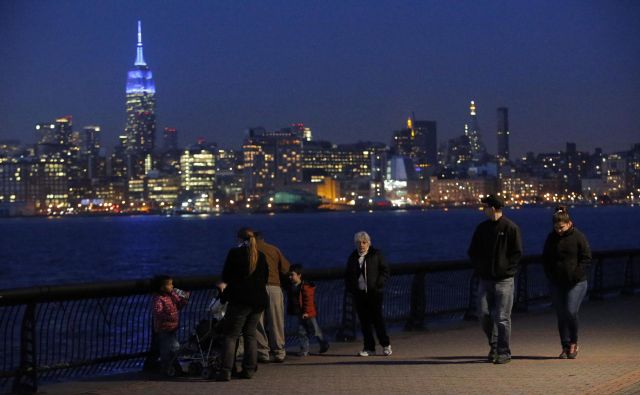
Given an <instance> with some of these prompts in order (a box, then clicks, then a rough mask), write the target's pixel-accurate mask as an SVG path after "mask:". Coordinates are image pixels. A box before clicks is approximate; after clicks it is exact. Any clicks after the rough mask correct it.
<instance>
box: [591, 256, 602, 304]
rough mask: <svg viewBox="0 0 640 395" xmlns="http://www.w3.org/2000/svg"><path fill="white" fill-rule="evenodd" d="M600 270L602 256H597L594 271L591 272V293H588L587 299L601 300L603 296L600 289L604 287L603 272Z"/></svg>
mask: <svg viewBox="0 0 640 395" xmlns="http://www.w3.org/2000/svg"><path fill="white" fill-rule="evenodd" d="M602 270H603V268H602V257H599V258H598V261H597V262H596V269H595V273H593V287H592V288H591V293H590V294H589V300H602V299H603V298H604V295H602V290H603V288H604V284H603V277H604V273H603V272H602Z"/></svg>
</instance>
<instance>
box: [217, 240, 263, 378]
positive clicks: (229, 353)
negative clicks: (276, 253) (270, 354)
mask: <svg viewBox="0 0 640 395" xmlns="http://www.w3.org/2000/svg"><path fill="white" fill-rule="evenodd" d="M238 241H239V242H240V245H239V246H238V247H235V248H232V249H231V250H229V254H228V255H227V259H226V261H225V263H224V268H223V269H222V284H221V286H220V288H221V289H224V291H223V293H222V297H221V298H222V300H223V301H226V302H229V304H228V306H227V312H226V315H225V322H224V325H223V333H224V335H225V340H224V353H223V357H222V358H223V360H222V370H221V371H220V373H219V374H218V376H217V380H218V381H229V380H231V369H232V367H233V365H234V363H235V350H236V342H237V340H238V338H239V337H240V334H242V338H243V340H244V357H243V361H242V372H241V373H240V377H241V378H245V379H250V378H251V377H252V376H253V374H254V373H255V371H256V367H257V361H258V351H257V343H256V327H257V325H258V321H259V320H260V315H261V314H262V312H263V311H264V309H265V308H266V306H267V303H268V297H267V291H266V285H267V278H268V276H269V269H268V267H267V262H266V258H265V256H264V254H262V253H261V252H259V251H258V248H257V246H256V238H255V235H254V233H253V230H251V229H249V228H242V229H240V230H239V231H238Z"/></svg>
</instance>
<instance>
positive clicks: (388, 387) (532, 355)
mask: <svg viewBox="0 0 640 395" xmlns="http://www.w3.org/2000/svg"><path fill="white" fill-rule="evenodd" d="M581 324H582V327H581V338H580V355H579V356H578V359H576V360H560V359H557V355H558V354H559V353H560V346H559V341H558V335H557V333H556V322H555V316H554V315H553V313H552V312H551V311H549V310H545V311H543V312H534V313H529V314H517V315H514V319H513V334H512V351H513V354H514V358H513V361H512V362H511V363H509V364H506V365H493V364H489V363H487V362H485V358H486V354H487V351H488V350H487V345H486V344H485V342H484V339H483V334H482V333H481V330H480V328H479V326H478V324H477V323H461V324H460V325H458V327H456V328H449V329H436V330H431V331H427V332H413V333H407V332H401V333H397V334H395V335H394V336H392V344H393V355H392V356H390V357H382V356H377V357H368V358H362V357H355V356H353V355H355V353H356V352H357V351H359V350H360V347H361V344H360V343H359V342H358V343H333V344H332V347H331V349H330V350H329V352H328V353H327V354H325V355H322V356H320V355H317V356H313V355H312V356H309V357H306V358H299V357H288V359H287V361H286V362H285V363H283V364H266V365H260V369H259V371H258V372H257V374H256V376H255V377H254V379H252V380H232V381H231V382H227V383H218V382H210V381H203V380H201V379H196V378H193V379H191V378H189V379H179V380H173V381H166V380H158V379H152V378H149V377H145V376H144V375H142V374H139V373H136V374H128V375H118V376H111V377H107V378H101V379H91V380H85V381H76V382H68V383H61V384H52V385H48V386H43V387H41V393H46V394H50V395H54V394H60V395H73V394H78V395H115V394H122V395H125V394H126V395H137V394H189V395H199V394H212V393H216V394H282V393H293V394H298V393H305V394H346V393H349V394H417V393H421V394H430V393H432V394H487V393H492V394H640V295H636V296H630V297H629V296H627V297H619V298H614V299H609V300H606V301H597V302H587V303H585V304H584V305H583V306H582V310H581Z"/></svg>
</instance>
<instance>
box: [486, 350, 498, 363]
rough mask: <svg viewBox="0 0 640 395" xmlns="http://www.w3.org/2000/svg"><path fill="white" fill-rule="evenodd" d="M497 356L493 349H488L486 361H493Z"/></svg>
mask: <svg viewBox="0 0 640 395" xmlns="http://www.w3.org/2000/svg"><path fill="white" fill-rule="evenodd" d="M496 358H498V354H497V353H496V352H495V351H489V355H487V362H491V363H494V362H495V361H496Z"/></svg>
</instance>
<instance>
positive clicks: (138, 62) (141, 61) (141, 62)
mask: <svg viewBox="0 0 640 395" xmlns="http://www.w3.org/2000/svg"><path fill="white" fill-rule="evenodd" d="M134 65H135V66H146V65H147V64H146V63H145V61H144V55H143V54H142V22H140V21H138V51H137V53H136V62H135V63H134Z"/></svg>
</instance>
